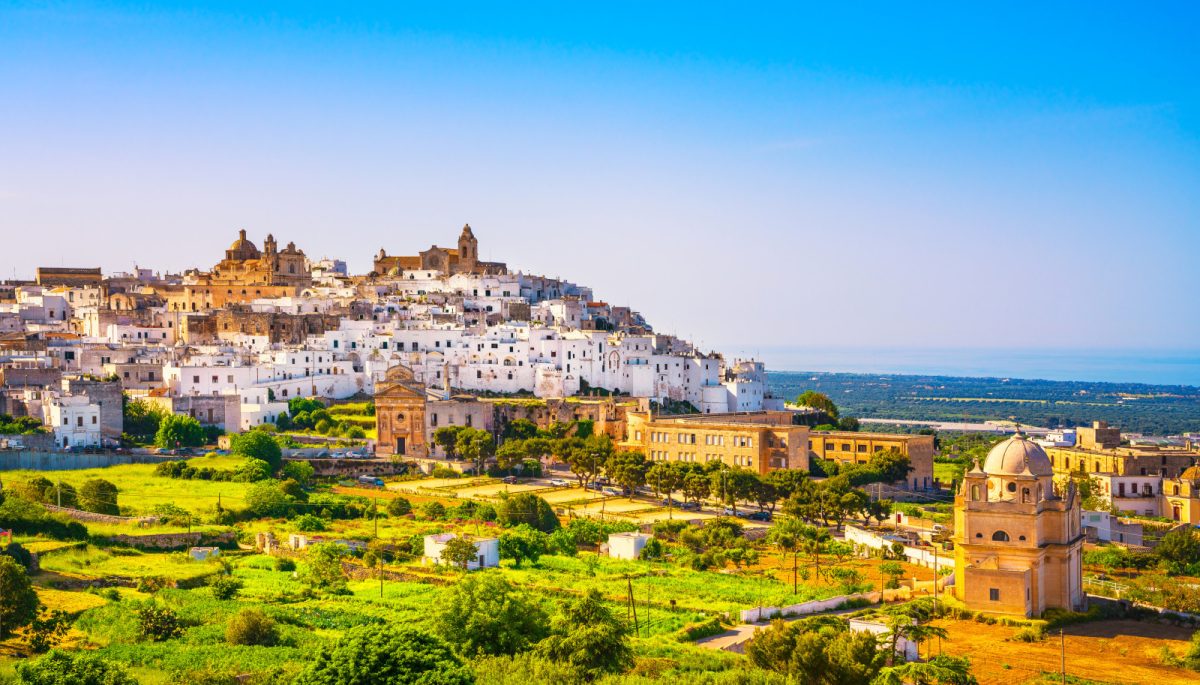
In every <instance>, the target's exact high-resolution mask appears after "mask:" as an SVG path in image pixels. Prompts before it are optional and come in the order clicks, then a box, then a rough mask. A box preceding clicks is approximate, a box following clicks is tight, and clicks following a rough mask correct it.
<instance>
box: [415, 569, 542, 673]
mask: <svg viewBox="0 0 1200 685" xmlns="http://www.w3.org/2000/svg"><path fill="white" fill-rule="evenodd" d="M439 606H440V607H441V609H440V610H439V611H438V613H437V616H436V617H435V619H434V627H435V630H436V632H437V633H438V634H439V635H440V636H442V637H443V638H444V639H445V640H446V641H448V642H449V643H450V644H452V645H454V647H455V649H456V650H457V651H458V653H459V654H461V655H463V656H464V657H468V658H473V657H476V656H479V655H481V654H489V655H496V654H516V653H518V652H523V651H525V650H527V649H529V648H530V647H531V646H532V645H533V644H535V643H536V642H538V641H539V640H541V639H542V638H544V637H545V636H546V635H547V633H548V632H549V630H548V628H549V626H548V622H549V619H548V617H547V616H546V612H544V611H542V608H541V607H540V606H538V605H537V603H536V602H534V601H533V600H531V599H530V598H529V597H527V596H526V595H525V594H524V593H522V592H520V591H518V590H517V589H516V588H515V587H513V585H512V584H511V583H509V582H508V581H507V580H506V579H505V578H504V575H503V574H502V573H499V572H497V571H484V572H482V573H476V574H472V575H469V576H467V577H465V578H463V579H462V580H461V581H459V582H458V583H456V584H455V585H454V587H453V588H451V589H450V591H449V592H448V593H446V596H445V597H444V598H443V599H442V600H440V601H439Z"/></svg>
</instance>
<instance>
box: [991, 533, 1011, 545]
mask: <svg viewBox="0 0 1200 685" xmlns="http://www.w3.org/2000/svg"><path fill="white" fill-rule="evenodd" d="M992 541H993V542H1008V541H1009V540H1008V533H1005V532H1004V531H1002V530H998V531H996V532H995V533H992Z"/></svg>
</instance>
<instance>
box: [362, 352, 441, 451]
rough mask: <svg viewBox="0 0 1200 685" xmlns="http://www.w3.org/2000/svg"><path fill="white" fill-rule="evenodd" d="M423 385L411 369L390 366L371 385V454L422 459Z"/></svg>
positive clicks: (424, 443) (424, 446)
mask: <svg viewBox="0 0 1200 685" xmlns="http://www.w3.org/2000/svg"><path fill="white" fill-rule="evenodd" d="M427 401H428V398H427V396H426V391H425V385H424V384H423V383H421V382H420V381H418V380H416V379H415V378H414V376H413V372H412V369H410V368H408V367H407V366H393V367H392V368H390V369H388V370H387V374H386V376H385V377H384V380H383V382H381V383H378V384H377V385H376V387H375V427H376V431H377V433H378V437H377V440H376V442H375V454H376V456H380V457H389V456H402V457H411V458H413V459H423V458H425V457H427V456H429V442H428V440H427V438H426V434H425V411H426V402H427Z"/></svg>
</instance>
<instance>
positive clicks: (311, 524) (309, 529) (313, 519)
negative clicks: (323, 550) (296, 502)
mask: <svg viewBox="0 0 1200 685" xmlns="http://www.w3.org/2000/svg"><path fill="white" fill-rule="evenodd" d="M293 523H295V524H296V530H299V531H301V532H303V533H319V532H321V531H324V530H327V529H328V528H329V526H328V524H327V523H326V521H325V519H323V518H321V517H320V516H313V515H312V514H303V515H301V516H297V517H296V519H295V520H294V521H293Z"/></svg>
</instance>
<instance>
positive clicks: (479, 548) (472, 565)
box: [423, 533, 500, 571]
mask: <svg viewBox="0 0 1200 685" xmlns="http://www.w3.org/2000/svg"><path fill="white" fill-rule="evenodd" d="M455 537H457V536H456V535H455V534H454V533H439V534H437V535H426V536H425V558H424V560H423V561H424V562H425V563H432V564H440V563H442V551H443V550H445V549H446V543H447V542H450V541H451V540H453V539H454V538H455ZM470 540H471V542H473V543H475V561H470V562H467V570H469V571H474V570H475V569H479V568H495V567H497V566H499V565H500V540H498V539H497V538H470Z"/></svg>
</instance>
